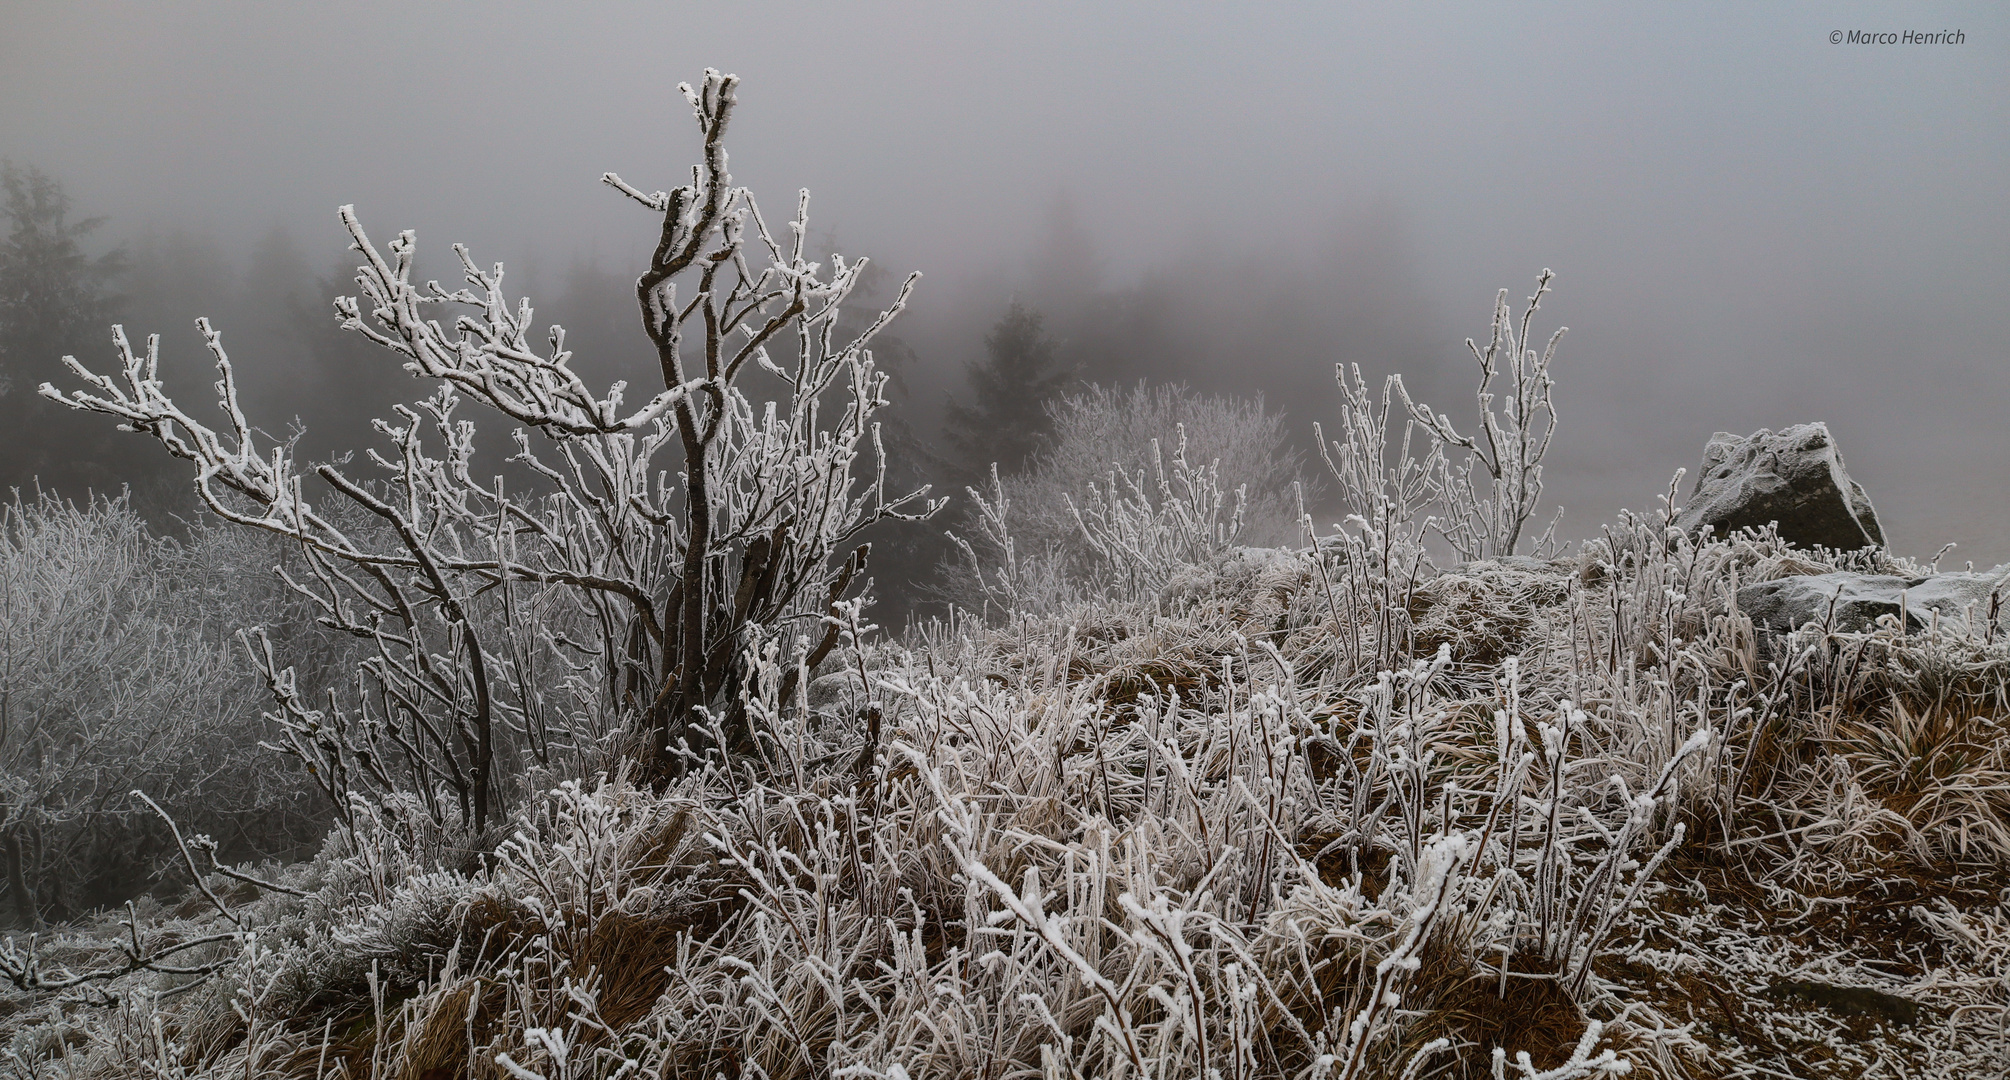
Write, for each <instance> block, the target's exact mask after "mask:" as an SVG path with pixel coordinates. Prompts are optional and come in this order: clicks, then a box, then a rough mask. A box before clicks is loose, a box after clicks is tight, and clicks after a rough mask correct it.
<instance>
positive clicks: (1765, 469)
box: [1675, 423, 1884, 551]
mask: <svg viewBox="0 0 2010 1080" xmlns="http://www.w3.org/2000/svg"><path fill="white" fill-rule="evenodd" d="M1774 522H1777V523H1778V524H1779V529H1780V539H1782V540H1785V541H1786V542H1788V543H1790V544H1794V545H1796V546H1798V547H1815V546H1817V545H1819V546H1821V547H1826V548H1833V549H1835V550H1837V551H1855V550H1856V549H1858V548H1865V547H1872V546H1876V547H1883V546H1884V529H1883V528H1882V527H1881V526H1880V525H1879V524H1878V521H1877V512H1876V511H1874V510H1873V509H1871V505H1870V496H1868V495H1866V494H1864V491H1863V488H1861V487H1859V486H1858V485H1857V483H1856V481H1854V480H1851V479H1850V478H1849V473H1848V472H1846V471H1845V470H1844V469H1843V460H1842V453H1841V452H1840V451H1838V450H1837V449H1836V445H1835V440H1834V439H1833V438H1831V437H1830V436H1829V429H1828V425H1827V424H1819V423H1817V424H1796V425H1794V426H1793V427H1790V428H1784V429H1782V430H1780V431H1779V432H1772V431H1767V430H1764V429H1761V430H1759V431H1755V432H1753V433H1752V434H1750V435H1733V434H1731V433H1729V432H1725V431H1720V432H1718V433H1717V434H1715V435H1713V436H1711V438H1710V445H1708V446H1706V447H1704V448H1703V467H1702V469H1701V471H1700V472H1699V473H1698V474H1697V476H1696V486H1695V488H1694V490H1692V491H1691V492H1690V493H1689V505H1688V506H1686V507H1684V508H1683V509H1682V512H1681V513H1680V514H1678V515H1676V518H1675V524H1676V526H1677V527H1678V528H1680V529H1681V530H1682V531H1683V532H1684V533H1686V534H1688V535H1690V536H1697V535H1699V534H1703V533H1712V534H1715V535H1717V536H1720V537H1721V536H1727V535H1729V534H1730V533H1732V532H1735V531H1737V530H1739V529H1743V528H1760V527H1763V526H1765V525H1767V524H1770V523H1774Z"/></svg>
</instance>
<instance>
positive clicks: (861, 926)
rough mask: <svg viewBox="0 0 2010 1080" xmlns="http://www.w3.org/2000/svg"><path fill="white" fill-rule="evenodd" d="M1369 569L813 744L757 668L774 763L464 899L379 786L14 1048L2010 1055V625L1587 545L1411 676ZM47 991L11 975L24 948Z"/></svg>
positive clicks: (469, 878) (1257, 585) (608, 788)
mask: <svg viewBox="0 0 2010 1080" xmlns="http://www.w3.org/2000/svg"><path fill="white" fill-rule="evenodd" d="M1336 562H1337V560H1336V558H1335V557H1334V556H1333V555H1331V554H1329V555H1328V556H1326V557H1325V558H1324V560H1323V561H1321V560H1319V559H1317V558H1315V557H1313V556H1311V555H1308V554H1303V553H1295V552H1284V551H1249V550H1246V549H1245V550H1240V551H1236V552H1232V553H1230V554H1229V555H1227V556H1225V557H1223V558H1221V559H1220V560H1219V561H1218V562H1217V563H1216V564H1215V565H1214V566H1213V567H1212V568H1208V567H1200V566H1191V565H1189V566H1186V567H1185V568H1183V569H1179V570H1177V572H1170V573H1168V574H1166V575H1165V576H1164V579H1163V580H1162V581H1160V582H1158V583H1157V584H1156V586H1155V587H1154V588H1150V589H1144V590H1140V591H1138V592H1135V593H1133V594H1131V595H1129V596H1128V597H1117V598H1109V599H1103V600H1100V601H1097V602H1094V603H1077V604H1073V605H1068V606H1066V607H1064V608H1063V609H1061V610H1057V611H1051V612H1047V613H1045V614H1042V615H1039V616H1030V615H1029V616H1022V617H1018V618H1014V619H1012V620H1009V621H1008V622H1006V623H1005V624H1003V625H984V624H981V623H977V622H974V621H971V622H961V623H958V624H956V625H942V626H937V627H935V628H934V633H933V634H932V635H922V636H920V637H918V638H917V639H915V640H913V641H911V642H909V643H907V644H906V645H904V646H902V645H896V644H892V643H886V642H880V643H878V644H872V643H868V644H866V645H865V646H864V647H863V648H858V647H853V648H850V649H849V650H847V651H845V652H844V653H842V654H841V655H839V656H834V657H833V658H832V660H831V661H829V662H828V663H827V665H826V668H825V669H823V670H822V671H821V672H820V673H819V678H817V679H816V680H814V682H811V681H808V680H804V681H800V682H798V683H796V685H799V686H803V687H804V688H805V689H804V690H803V691H802V692H801V693H802V695H803V696H804V698H805V699H813V700H814V702H815V707H814V708H809V709H802V708H791V707H788V706H789V705H790V704H791V703H786V702H778V701H776V700H774V694H775V692H776V688H777V687H779V686H780V685H781V684H782V681H783V675H784V674H785V673H783V672H781V671H779V670H777V668H776V666H775V665H774V664H772V663H769V664H766V665H762V666H761V667H760V669H759V670H760V678H759V680H758V690H757V692H756V693H755V696H754V701H753V710H754V713H755V715H756V716H757V717H759V718H760V720H761V725H760V726H761V729H762V730H764V731H765V732H767V733H768V734H767V737H766V738H765V739H764V740H763V742H762V746H761V748H760V760H759V761H758V762H742V763H741V764H740V765H739V766H738V767H736V768H733V769H730V770H729V769H726V768H722V767H719V766H717V765H714V766H712V767H710V768H707V769H704V770H699V771H695V772H694V773H693V775H691V776H690V777H688V778H687V779H685V780H684V781H681V782H680V783H679V784H677V785H676V786H675V787H673V788H671V789H669V790H667V791H663V792H660V793H658V792H652V791H649V790H647V789H644V788H638V787H636V786H634V785H632V784H630V783H628V782H627V781H625V780H624V779H623V778H621V777H618V776H617V777H614V778H610V779H603V780H600V781H596V782H592V783H584V784H568V785H565V786H563V787H561V788H559V789H558V790H557V791H555V792H553V793H552V794H551V795H550V796H549V797H548V798H547V799H546V800H545V801H544V802H543V804H542V805H541V806H540V807H539V808H538V809H537V810H536V811H535V812H534V813H533V814H532V815H531V816H530V817H528V818H526V819H525V820H523V821H522V822H521V825H520V829H519V831H518V832H517V833H516V835H515V837H514V838H513V839H511V840H510V841H508V842H507V843H505V844H503V845H502V846H501V848H499V849H498V850H497V851H496V852H495V853H494V855H493V856H492V857H491V858H490V859H488V860H486V862H485V863H479V862H478V863H475V864H471V865H463V866H458V867H456V866H452V865H444V866H443V865H441V863H440V860H441V859H442V853H443V852H446V851H448V850H450V848H449V847H448V846H446V845H444V844H443V843H442V842H441V841H440V839H439V838H438V837H431V836H427V835H419V834H415V833H412V832H410V831H401V828H400V827H394V826H393V825H391V824H389V823H387V822H386V820H385V819H383V818H382V817H381V816H379V815H377V813H376V812H375V810H374V809H373V808H372V807H370V806H368V805H365V804H360V803H359V807H358V814H359V820H360V821H361V823H362V824H361V825H360V826H359V828H358V829H357V831H356V833H355V836H354V838H345V837H343V836H341V835H340V834H338V836H337V837H336V838H334V839H331V841H330V845H329V848H328V849H327V850H326V851H325V852H324V853H323V855H322V856H321V857H320V858H319V859H317V860H315V861H314V862H312V863H310V864H302V865H300V866H296V867H292V868H289V869H287V870H285V871H283V872H280V873H281V874H282V878H281V880H280V881H278V882H276V884H281V885H284V886H286V887H287V888H290V889H292V890H296V891H297V892H299V893H302V894H304V895H299V896H295V895H288V894H285V893H279V892H271V893H268V894H266V895H265V896H264V897H263V898H261V899H255V900H252V899H249V897H250V896H251V895H252V894H253V893H254V892H256V890H254V889H252V888H250V887H248V886H243V885H241V884H239V883H237V882H232V881H228V880H224V879H221V878H216V879H214V880H213V885H214V886H215V888H214V890H213V891H215V893H216V894H217V899H218V901H219V903H218V904H217V905H208V910H206V911H196V912H195V913H194V914H190V913H189V912H190V911H191V910H193V909H192V906H185V907H184V908H183V909H181V914H180V917H176V915H175V913H170V912H165V911H159V910H148V909H135V910H134V911H133V912H132V913H131V914H130V915H129V916H127V917H128V918H130V919H131V920H132V921H134V922H135V923H136V924H137V926H138V929H137V930H128V929H125V928H123V927H115V926H113V925H111V924H110V922H109V921H108V923H107V924H106V925H105V926H103V927H99V928H98V930H99V931H100V932H99V933H98V934H96V935H93V934H92V933H91V932H90V928H83V929H81V930H79V931H78V932H77V933H75V934H72V935H71V936H69V937H65V938H62V939H59V940H51V941H47V942H43V943H41V944H40V946H39V956H37V957H36V958H35V959H36V961H37V963H39V965H40V966H39V967H38V968H36V969H35V970H36V971H37V972H38V973H39V974H41V975H42V976H45V977H48V976H52V975H53V973H56V972H58V971H60V970H67V971H71V972H83V971H88V970H91V969H93V968H95V967H103V966H105V965H113V966H116V965H117V964H119V963H122V962H124V957H123V954H121V953H120V952H119V951H118V946H117V944H116V943H117V942H119V941H120V940H121V936H122V935H123V940H124V941H125V942H126V945H127V946H128V947H133V948H136V949H137V950H138V951H140V952H142V953H144V952H147V951H149V950H158V949H160V948H162V947H163V946H165V945H168V944H172V943H173V942H176V941H181V940H187V939H190V938H191V937H192V936H195V935H201V934H209V933H218V932H227V936H228V938H229V939H228V940H226V941H222V942H218V943H215V944H212V945H209V946H204V947H202V948H199V949H195V950H190V951H188V952H187V953H184V954H183V956H182V957H181V958H180V959H181V961H182V962H183V963H184V964H187V965H193V964H194V962H195V961H198V960H202V959H215V960H223V961H228V966H227V967H225V968H224V970H223V971H222V972H221V973H220V974H218V975H217V976H215V977H213V978H209V979H193V978H189V977H178V976H169V975H160V974H149V973H142V974H139V975H131V976H127V977H125V978H123V979H118V980H106V981H102V982H97V983H89V984H84V985H82V986H80V987H77V988H75V989H73V990H71V991H70V992H69V994H68V1000H70V1001H71V1002H72V1003H71V1004H67V1005H66V1004H64V1003H63V1002H64V1000H65V995H63V994H59V993H54V992H45V993H42V994H38V995H29V994H18V995H16V997H15V998H14V999H13V1002H14V1008H15V1009H17V1010H18V1011H17V1012H15V1013H14V1014H13V1015H12V1016H11V1017H10V1018H9V1019H8V1023H9V1025H10V1026H11V1028H12V1031H13V1035H12V1043H11V1050H10V1051H9V1053H8V1058H7V1060H8V1061H9V1062H10V1063H11V1065H12V1067H13V1068H14V1069H15V1070H16V1071H17V1072H18V1073H20V1074H22V1075H39V1076H61V1077H86V1076H140V1075H146V1076H174V1077H181V1076H189V1077H194V1076H219V1077H220V1076H226V1075H229V1076H244V1075H283V1076H302V1077H306V1076H331V1075H341V1074H344V1073H346V1074H347V1075H372V1076H385V1077H390V1076H400V1077H429V1078H430V1077H446V1076H480V1077H491V1076H493V1077H511V1078H523V1077H532V1076H536V1077H545V1078H557V1077H580V1076H613V1075H619V1074H624V1072H625V1073H626V1074H629V1075H653V1076H707V1077H709V1076H715V1075H726V1076H736V1075H738V1076H770V1077H782V1076H800V1077H811V1076H848V1077H861V1078H863V1077H894V1076H908V1077H923V1076H969V1077H978V1076H1013V1075H1023V1076H1036V1075H1037V1076H1084V1077H1105V1076H1140V1075H1142V1076H1165V1077H1173V1076H1180V1077H1184V1076H1210V1075H1219V1076H1223V1077H1231V1076H1243V1077H1257V1076H1305V1077H1340V1076H1402V1075H1414V1076H1438V1075H1447V1076H1460V1075H1465V1076H1481V1077H1484V1076H1495V1075H1501V1076H1522V1077H1527V1076H1534V1075H1539V1076H1545V1077H1559V1078H1561V1077H1571V1076H1595V1075H1612V1074H1618V1073H1622V1072H1626V1071H1629V1070H1633V1071H1644V1072H1645V1073H1646V1074H1650V1075H1667V1076H1752V1077H1764V1076H1811V1075H1820V1076H1857V1075H1870V1074H1873V1073H1874V1074H1877V1075H1897V1076H1940V1075H1948V1076H1952V1075H1960V1074H1963V1073H1966V1074H1971V1075H1976V1076H1981V1075H1999V1074H2000V1073H2001V1072H2002V1070H2003V1068H2004V1067H2005V1066H2006V1064H2010V1062H2006V1061H2005V1059H2004V1056H2003V1055H2004V1053H2005V1051H2004V1049H2003V1047H2004V1045H2005V1044H2004V1042H2003V1039H2002V1033H2003V1027H2004V1023H2005V1018H2006V1015H2010V909H2006V907H2005V904H2006V902H2010V893H2006V892H2005V891H2004V885H2005V884H2006V881H2010V879H2006V876H2005V872H2004V871H2005V863H2006V852H2010V849H2006V846H2005V843H2004V840H2003V838H2004V836H2005V832H2004V828H2003V826H2004V821H2005V820H2006V817H2005V815H2006V813H2010V791H2006V787H2005V784H2004V777H2005V775H2006V773H2005V763H2004V760H2003V750H2002V742H2001V740H2000V739H1998V738H1996V737H1995V733H1994V731H1993V725H1994V724H1996V723H1998V722H2000V719H2001V717H2003V716H2004V715H2005V702H2004V694H2003V681H2004V679H2005V676H2006V672H2010V649H2006V647H2005V646H2004V645H2003V644H2001V643H2000V641H1999V642H1998V643H1995V644H1990V643H1986V642H1985V641H1984V640H1983V638H1982V636H1981V635H1980V634H1979V633H1976V634H1970V633H1969V632H1968V628H1966V627H1964V628H1963V630H1962V632H1960V633H1952V632H1948V633H1941V634H1937V635H1925V636H1922V635H1919V634H1916V633H1915V634H1914V635H1912V636H1910V637H1906V636H1904V635H1902V634H1901V633H1900V632H1899V629H1898V628H1897V627H1895V626H1887V627H1883V628H1880V629H1878V630H1876V631H1875V632H1872V633H1868V634H1828V633H1823V632H1822V630H1821V628H1820V627H1818V626H1817V627H1811V628H1809V629H1808V630H1805V631H1803V632H1802V633H1801V634H1800V635H1798V636H1797V637H1795V638H1793V639H1791V640H1787V641H1767V640H1763V639H1760V638H1758V637H1756V636H1755V635H1754V634H1753V632H1752V630H1751V627H1750V624H1749V622H1748V621H1747V620H1745V619H1744V618H1743V617H1742V616H1741V615H1739V613H1738V612H1737V610H1736V607H1735V604H1734V602H1732V597H1734V595H1735V586H1736V585H1737V584H1738V583H1740V582H1750V581H1754V580H1760V579H1764V578H1767V577H1771V576H1777V575H1779V574H1783V573H1805V572H1810V571H1816V570H1823V569H1827V568H1829V567H1831V566H1833V565H1834V564H1835V560H1833V559H1831V558H1828V557H1825V556H1822V555H1820V554H1816V555H1810V554H1809V553H1805V552H1796V551H1792V550H1790V549H1787V548H1785V547H1783V546H1782V545H1780V544H1778V543H1777V542H1776V541H1773V540H1771V539H1769V538H1767V537H1753V536H1744V537H1740V538H1737V539H1735V540H1733V541H1731V542H1726V543H1715V544H1711V545H1709V546H1706V547H1703V548H1700V549H1699V548H1694V547H1690V546H1687V545H1684V544H1681V543H1675V544H1669V543H1667V542H1665V541H1664V540H1663V539H1662V538H1661V536H1660V535H1659V531H1658V530H1657V529H1656V528H1654V527H1652V526H1649V525H1647V524H1644V523H1640V522H1632V523H1627V524H1625V526H1624V527H1623V528H1616V529H1614V530H1613V531H1612V532H1611V533H1610V534H1608V537H1607V539H1604V540H1601V541H1600V542H1598V543H1595V544H1592V545H1589V546H1588V547H1587V548H1586V550H1585V551H1584V553H1583V554H1582V555H1581V556H1579V557H1577V558H1575V559H1570V560H1560V561H1557V562H1553V563H1539V562H1535V561H1533V560H1521V561H1516V562H1510V563H1486V564H1475V565H1469V566H1465V567H1461V568H1458V569H1455V570H1452V571H1449V572H1447V573H1444V574H1440V575H1436V576H1434V577H1429V578H1428V580H1425V581H1423V582H1422V583H1420V584H1417V585H1416V587H1415V588H1414V589H1412V590H1406V598H1405V603H1406V606H1405V607H1404V608H1403V609H1401V610H1399V611H1398V612H1395V613H1390V614H1391V618H1393V619H1394V620H1395V622H1396V623H1398V624H1399V625H1400V626H1401V627H1403V634H1404V635H1405V636H1407V637H1408V638H1409V639H1410V640H1411V641H1412V642H1413V643H1416V647H1417V651H1419V652H1421V653H1423V654H1424V655H1422V656H1419V657H1416V658H1413V659H1411V660H1409V661H1408V662H1406V663H1404V664H1403V665H1401V666H1400V667H1399V668H1398V669H1397V670H1395V671H1393V672H1390V671H1384V670H1377V669H1376V668H1375V666H1374V665H1373V664H1372V663H1369V662H1367V661H1372V660H1373V658H1374V648H1373V642H1372V641H1371V640H1369V639H1370V638H1372V637H1373V635H1374V634H1376V633H1378V632H1379V631H1378V630H1377V629H1376V627H1377V625H1378V624H1377V623H1376V622H1375V621H1374V620H1367V621H1352V620H1348V619H1346V611H1345V607H1346V605H1347V603H1348V600H1347V599H1346V597H1345V595H1344V593H1345V592H1346V589H1347V585H1346V584H1345V582H1344V581H1343V580H1341V578H1342V577H1344V567H1339V568H1336V565H1335V564H1336ZM1461 612H1467V613H1473V614H1456V613H1461ZM1482 612H1483V613H1485V614H1486V616H1487V617H1485V618H1481V617H1479V615H1478V613H1482ZM1387 624H1388V620H1384V621H1383V623H1382V624H1381V625H1387ZM1343 625H1346V626H1353V627H1355V628H1356V629H1355V630H1354V631H1353V632H1352V634H1351V638H1352V640H1349V638H1350V635H1349V634H1345V633H1340V632H1339V631H1338V628H1339V627H1340V626H1343ZM867 636H868V637H869V635H867ZM794 704H796V705H802V704H804V702H797V703H794ZM1900 717H1903V718H1905V719H1903V720H1900V719H1899V718H1900ZM1872 729H1874V730H1876V731H1879V732H1882V733H1883V735H1882V736H1881V737H1880V739H1870V738H1867V737H1866V736H1865V735H1863V732H1864V731H1865V730H1872ZM868 738H869V739H870V741H868ZM1907 740H1910V741H1909V742H1908V741H1907ZM408 820H422V817H421V816H416V815H415V816H413V817H412V818H410V819H408ZM404 828H405V829H407V830H408V829H409V826H407V827H404ZM226 909H227V910H228V911H229V913H230V914H229V916H228V921H227V919H226V916H225V915H224V914H222V913H221V911H222V910H226ZM240 925H241V926H242V928H243V929H241V930H240V929H238V927H239V926H240ZM135 942H136V943H137V944H135ZM29 959H30V955H29V954H28V953H27V951H26V943H25V942H17V943H16V944H15V945H14V946H13V951H12V952H10V953H9V954H8V955H7V956H6V958H5V963H6V964H7V965H9V966H10V968H11V969H12V970H13V971H16V972H19V971H26V970H28V967H27V963H28V961H29ZM1497 1048H1498V1050H1499V1051H1500V1052H1499V1053H1496V1050H1497ZM1524 1053H1525V1054H1527V1055H1528V1058H1527V1059H1526V1060H1524V1059H1522V1058H1521V1055H1522V1054H1524Z"/></svg>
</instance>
